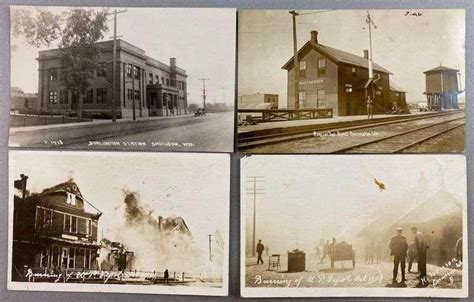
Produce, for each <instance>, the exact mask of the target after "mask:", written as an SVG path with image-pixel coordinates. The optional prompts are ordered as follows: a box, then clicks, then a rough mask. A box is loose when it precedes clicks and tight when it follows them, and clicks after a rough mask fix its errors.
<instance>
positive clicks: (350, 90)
mask: <svg viewBox="0 0 474 302" xmlns="http://www.w3.org/2000/svg"><path fill="white" fill-rule="evenodd" d="M345 88H346V92H347V93H351V92H352V84H346V85H345Z"/></svg>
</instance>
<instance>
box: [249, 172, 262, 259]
mask: <svg viewBox="0 0 474 302" xmlns="http://www.w3.org/2000/svg"><path fill="white" fill-rule="evenodd" d="M263 182H265V178H264V176H249V177H247V194H248V195H252V196H253V232H252V257H255V248H256V232H257V195H263V194H265V192H264V191H263V188H258V187H257V184H258V183H263ZM249 185H250V186H251V187H250V188H249Z"/></svg>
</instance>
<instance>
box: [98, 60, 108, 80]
mask: <svg viewBox="0 0 474 302" xmlns="http://www.w3.org/2000/svg"><path fill="white" fill-rule="evenodd" d="M106 76H107V64H106V63H99V64H97V77H98V78H100V77H106Z"/></svg>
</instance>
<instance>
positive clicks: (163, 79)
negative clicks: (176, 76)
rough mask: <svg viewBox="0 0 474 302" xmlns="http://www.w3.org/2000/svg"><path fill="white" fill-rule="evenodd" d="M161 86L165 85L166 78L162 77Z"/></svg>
mask: <svg viewBox="0 0 474 302" xmlns="http://www.w3.org/2000/svg"><path fill="white" fill-rule="evenodd" d="M161 84H163V85H164V84H165V78H164V77H161Z"/></svg>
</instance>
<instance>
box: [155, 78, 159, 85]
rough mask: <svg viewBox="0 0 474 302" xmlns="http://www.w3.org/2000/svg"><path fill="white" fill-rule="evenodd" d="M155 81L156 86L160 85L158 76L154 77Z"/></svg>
mask: <svg viewBox="0 0 474 302" xmlns="http://www.w3.org/2000/svg"><path fill="white" fill-rule="evenodd" d="M155 80H156V84H160V77H159V76H155Z"/></svg>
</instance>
